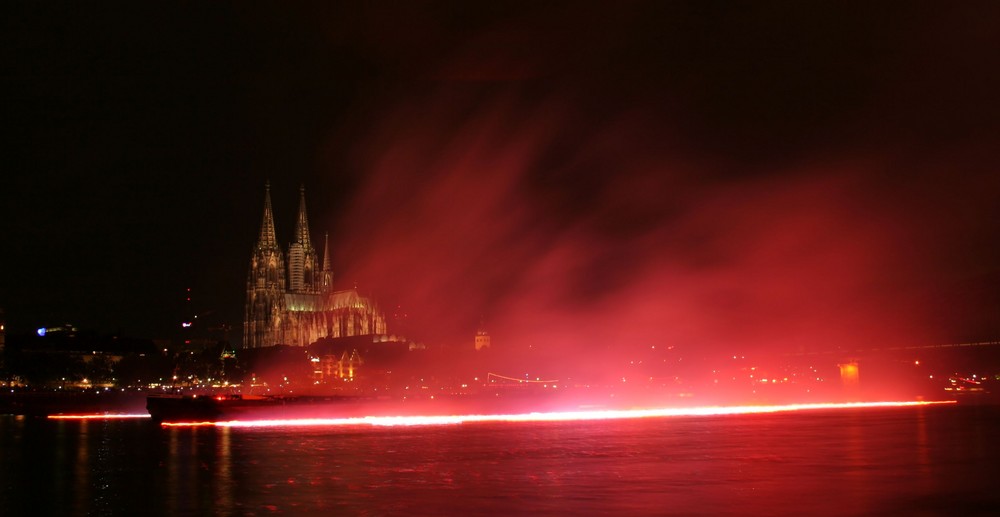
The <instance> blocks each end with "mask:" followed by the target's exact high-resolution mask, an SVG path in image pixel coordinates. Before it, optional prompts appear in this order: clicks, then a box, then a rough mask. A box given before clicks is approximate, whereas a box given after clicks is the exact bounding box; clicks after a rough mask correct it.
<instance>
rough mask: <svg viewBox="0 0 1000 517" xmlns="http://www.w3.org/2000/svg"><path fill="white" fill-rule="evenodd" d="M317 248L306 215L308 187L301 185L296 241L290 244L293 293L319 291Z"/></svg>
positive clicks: (289, 258) (289, 259)
mask: <svg viewBox="0 0 1000 517" xmlns="http://www.w3.org/2000/svg"><path fill="white" fill-rule="evenodd" d="M318 269H319V268H318V267H317V260H316V250H314V249H313V247H312V241H311V239H310V238H309V219H308V217H307V216H306V188H305V187H299V219H298V221H297V222H296V223H295V242H293V243H292V244H290V245H289V246H288V288H289V291H291V292H293V293H314V292H317V291H318V289H317V287H318V286H317V284H318V282H317V281H318V280H319V278H317V276H318V273H319V271H318Z"/></svg>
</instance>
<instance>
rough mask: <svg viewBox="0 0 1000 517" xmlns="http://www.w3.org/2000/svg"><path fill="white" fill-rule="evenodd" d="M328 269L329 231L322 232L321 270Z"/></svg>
mask: <svg viewBox="0 0 1000 517" xmlns="http://www.w3.org/2000/svg"><path fill="white" fill-rule="evenodd" d="M329 270H330V233H329V232H327V233H324V234H323V271H329Z"/></svg>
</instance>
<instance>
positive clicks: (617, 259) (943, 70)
mask: <svg viewBox="0 0 1000 517" xmlns="http://www.w3.org/2000/svg"><path fill="white" fill-rule="evenodd" d="M318 4H319V5H321V7H319V6H316V5H309V4H305V5H303V4H299V5H288V3H286V2H274V3H268V4H258V3H253V4H251V3H247V2H177V3H167V2H163V3H159V2H157V3H152V2H139V3H123V4H121V5H102V4H93V3H66V4H64V5H60V4H39V3H37V2H25V3H18V2H15V3H5V5H4V6H3V8H2V9H3V13H2V16H0V20H2V21H0V24H2V30H0V34H3V36H2V38H3V42H2V43H3V44H2V45H0V49H2V50H0V55H2V63H3V66H2V67H0V77H2V79H0V84H2V93H3V97H4V102H3V108H2V110H3V112H2V113H3V118H2V120H3V124H4V126H5V129H6V131H5V138H4V139H3V164H2V168H3V171H4V172H3V188H2V193H3V194H2V205H0V221H2V222H0V225H2V226H0V242H2V247H0V307H3V308H4V310H5V313H6V318H7V321H8V327H9V329H10V330H11V331H13V332H19V331H27V330H29V329H32V328H35V327H37V326H42V325H52V324H58V323H63V322H70V323H74V324H75V325H77V326H78V327H82V328H89V329H96V330H99V331H102V332H121V333H123V334H126V335H131V336H142V337H161V336H166V337H177V336H178V335H179V333H180V328H179V327H180V325H179V324H180V322H181V321H183V320H184V319H187V318H188V317H189V316H190V315H191V313H192V312H196V313H202V314H205V316H204V317H203V319H202V321H204V322H206V323H204V325H203V327H204V328H202V329H200V331H202V332H209V328H211V327H213V326H216V325H219V324H221V323H228V324H230V325H232V326H233V328H234V329H237V330H238V329H240V327H241V325H242V311H243V302H244V296H245V293H244V289H245V279H246V274H247V267H248V261H249V254H250V250H251V247H252V245H253V243H254V240H255V237H256V234H257V232H258V229H259V224H260V217H261V210H262V205H263V190H264V189H263V186H264V183H265V181H267V180H270V182H271V185H272V189H271V191H272V200H273V203H274V208H275V217H276V223H277V225H278V238H279V240H280V241H282V242H285V243H287V242H288V240H289V238H290V237H291V234H292V226H293V224H294V218H295V210H296V207H297V202H298V200H297V197H298V196H297V194H298V188H299V186H300V185H305V187H306V192H307V200H308V204H309V210H310V214H309V215H310V220H311V225H312V232H313V238H314V239H315V243H316V244H317V245H321V243H322V238H323V233H324V232H326V231H328V232H330V238H331V248H332V258H333V264H334V269H335V275H336V278H337V282H338V284H339V285H340V286H341V287H352V286H354V285H357V286H358V288H359V289H360V290H361V291H362V292H363V293H366V294H369V295H372V296H374V297H375V298H377V299H378V300H379V302H380V303H381V304H382V305H383V306H384V307H385V308H386V310H387V312H390V313H394V312H396V309H395V307H396V306H401V307H402V311H403V312H405V313H406V314H408V323H407V324H406V326H405V328H404V329H402V330H399V331H403V330H405V331H406V332H408V333H410V334H411V337H415V338H417V339H424V340H428V341H431V342H441V343H444V344H456V343H457V344H461V343H463V341H462V340H465V339H469V340H470V341H469V342H470V343H471V337H469V336H471V333H472V332H473V331H474V330H475V327H476V325H477V324H478V322H479V321H480V319H485V321H486V322H487V325H488V327H489V328H490V330H491V332H492V333H493V334H494V336H495V337H494V339H495V340H496V341H497V342H498V343H500V342H507V343H513V342H518V343H525V342H544V343H550V344H553V346H555V345H565V346H566V347H567V348H566V350H568V351H571V352H572V353H576V352H577V351H579V352H580V353H586V351H587V350H589V349H590V348H588V347H596V346H601V345H608V344H614V343H636V342H642V343H647V342H653V343H671V344H685V345H691V346H699V347H707V348H708V349H713V350H715V349H718V350H725V349H728V348H739V349H746V348H758V347H771V346H775V347H784V348H793V347H830V346H840V345H842V344H844V343H851V344H858V345H867V344H872V343H886V342H892V343H898V344H910V343H913V344H931V343H939V342H952V341H965V340H981V339H991V338H997V337H1000V293H998V287H1000V269H998V266H997V265H998V263H1000V245H998V243H997V240H998V237H1000V232H998V230H1000V206H998V195H997V194H998V192H1000V190H998V188H1000V174H997V172H998V171H997V164H998V163H1000V162H998V158H1000V127H998V126H1000V122H998V121H1000V103H998V102H997V99H996V95H997V92H1000V73H998V66H997V57H996V56H1000V7H998V4H996V3H995V2H959V3H956V4H958V5H950V4H948V3H942V2H935V3H921V2H899V3H890V2H875V3H874V4H875V5H870V4H872V3H870V2H857V3H854V2H829V3H827V2H782V3H764V2H746V3H742V2H737V3H733V2H706V1H703V0H699V1H692V2H606V3H582V2H565V3H559V2H556V3H546V2H499V3H497V4H501V5H489V6H482V5H474V6H473V5H472V4H479V2H450V3H448V2H445V3H441V2H433V3H410V2H384V3H382V2H375V3H369V2H363V3H360V4H361V5H357V4H356V3H353V2H351V3H344V4H342V5H341V4H337V3H332V2H322V3H318ZM539 4H541V5H539ZM187 288H191V289H192V293H193V296H192V301H191V303H190V304H189V305H186V304H185V302H184V298H185V296H186V289H187ZM238 336H239V332H234V334H233V336H232V337H234V338H238Z"/></svg>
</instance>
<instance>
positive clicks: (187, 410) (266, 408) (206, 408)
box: [146, 394, 373, 422]
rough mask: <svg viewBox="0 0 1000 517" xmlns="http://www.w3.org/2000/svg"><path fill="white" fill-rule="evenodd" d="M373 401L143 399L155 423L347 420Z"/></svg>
mask: <svg viewBox="0 0 1000 517" xmlns="http://www.w3.org/2000/svg"><path fill="white" fill-rule="evenodd" d="M372 401H373V399H370V398H366V397H355V396H281V395H266V396H260V395H243V394H224V395H218V394H215V395H212V394H208V395H197V394H193V395H178V394H155V395H149V396H148V397H147V398H146V410H147V411H148V412H149V416H150V417H151V418H152V419H153V421H155V422H218V421H225V420H241V419H265V418H267V419H273V418H307V417H324V418H329V417H349V416H356V414H357V411H358V408H360V407H362V406H366V403H368V402H372Z"/></svg>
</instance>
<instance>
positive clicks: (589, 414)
mask: <svg viewBox="0 0 1000 517" xmlns="http://www.w3.org/2000/svg"><path fill="white" fill-rule="evenodd" d="M954 403H955V401H954V400H948V401H913V402H846V403H825V404H788V405H780V406H728V407H726V406H721V407H695V408H660V409H609V410H600V411H559V412H551V413H523V414H509V415H426V416H366V417H354V418H298V419H284V420H230V421H224V422H164V423H162V424H161V425H163V426H168V427H199V426H212V427H309V426H360V425H370V426H376V427H391V426H417V425H455V424H465V423H479V422H568V421H588V420H622V419H630V418H664V417H679V416H719V415H745V414H757V413H780V412H789V411H810V410H821V409H857V408H888V407H910V406H926V405H931V404H954Z"/></svg>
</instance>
